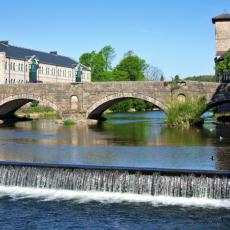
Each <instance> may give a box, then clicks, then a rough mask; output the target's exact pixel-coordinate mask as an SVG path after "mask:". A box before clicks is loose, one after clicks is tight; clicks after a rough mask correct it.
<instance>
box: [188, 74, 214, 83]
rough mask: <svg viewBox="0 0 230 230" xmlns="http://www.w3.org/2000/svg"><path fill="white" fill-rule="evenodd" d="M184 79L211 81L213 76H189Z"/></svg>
mask: <svg viewBox="0 0 230 230" xmlns="http://www.w3.org/2000/svg"><path fill="white" fill-rule="evenodd" d="M184 80H187V81H209V82H212V81H214V76H213V75H200V76H190V77H186V78H184Z"/></svg>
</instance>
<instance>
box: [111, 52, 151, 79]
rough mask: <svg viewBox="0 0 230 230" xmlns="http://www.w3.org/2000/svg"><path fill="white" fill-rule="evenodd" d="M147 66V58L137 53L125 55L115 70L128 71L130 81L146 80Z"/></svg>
mask: <svg viewBox="0 0 230 230" xmlns="http://www.w3.org/2000/svg"><path fill="white" fill-rule="evenodd" d="M146 68H147V64H146V62H145V60H143V59H141V58H139V57H138V56H137V55H131V56H126V57H124V58H123V59H122V60H121V62H120V63H119V64H118V65H117V66H116V68H115V70H114V71H122V72H126V73H127V76H128V79H129V80H130V81H141V80H145V75H144V71H145V69H146Z"/></svg>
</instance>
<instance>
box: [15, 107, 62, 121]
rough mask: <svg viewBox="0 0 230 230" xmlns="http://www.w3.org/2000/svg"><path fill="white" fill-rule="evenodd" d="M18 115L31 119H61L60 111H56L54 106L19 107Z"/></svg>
mask: <svg viewBox="0 0 230 230" xmlns="http://www.w3.org/2000/svg"><path fill="white" fill-rule="evenodd" d="M16 115H17V116H18V117H25V118H31V119H39V118H55V119H60V116H59V114H58V112H56V111H54V110H53V109H52V108H45V107H29V108H25V109H19V110H18V111H17V112H16Z"/></svg>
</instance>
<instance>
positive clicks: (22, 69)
mask: <svg viewBox="0 0 230 230" xmlns="http://www.w3.org/2000/svg"><path fill="white" fill-rule="evenodd" d="M23 69H24V68H23V64H21V71H22V72H23Z"/></svg>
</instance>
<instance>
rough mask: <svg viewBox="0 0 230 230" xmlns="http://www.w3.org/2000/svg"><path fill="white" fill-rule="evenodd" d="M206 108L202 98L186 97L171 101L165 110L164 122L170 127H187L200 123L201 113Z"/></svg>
mask: <svg viewBox="0 0 230 230" xmlns="http://www.w3.org/2000/svg"><path fill="white" fill-rule="evenodd" d="M205 108H206V101H205V99H204V98H199V99H191V98H190V99H186V100H185V101H183V102H182V101H176V102H174V103H172V104H171V105H170V106H169V107H168V109H167V111H166V116H167V118H166V123H167V124H168V126H170V127H179V128H189V127H190V126H193V125H196V124H198V123H201V121H202V119H201V117H200V116H201V114H202V113H203V112H204V110H205Z"/></svg>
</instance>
